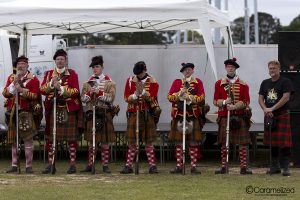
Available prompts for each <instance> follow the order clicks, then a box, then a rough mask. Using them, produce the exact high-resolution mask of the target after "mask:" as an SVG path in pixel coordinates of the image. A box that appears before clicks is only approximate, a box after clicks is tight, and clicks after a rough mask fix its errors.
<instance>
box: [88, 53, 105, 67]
mask: <svg viewBox="0 0 300 200" xmlns="http://www.w3.org/2000/svg"><path fill="white" fill-rule="evenodd" d="M95 65H101V66H103V57H102V56H95V57H93V58H92V62H91V64H90V67H93V66H95Z"/></svg>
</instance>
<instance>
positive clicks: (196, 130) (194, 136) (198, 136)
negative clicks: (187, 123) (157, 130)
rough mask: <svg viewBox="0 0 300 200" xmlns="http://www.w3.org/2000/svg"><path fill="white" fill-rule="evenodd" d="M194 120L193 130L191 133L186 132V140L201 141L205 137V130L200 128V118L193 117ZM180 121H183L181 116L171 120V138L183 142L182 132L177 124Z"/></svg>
mask: <svg viewBox="0 0 300 200" xmlns="http://www.w3.org/2000/svg"><path fill="white" fill-rule="evenodd" d="M191 120H193V131H192V132H191V133H189V134H186V141H193V142H200V141H201V140H202V138H203V132H202V129H201V128H200V124H199V120H198V119H196V118H194V117H193V118H191ZM178 121H182V117H181V116H177V117H176V118H175V119H173V120H172V121H171V130H170V132H169V140H171V141H176V142H181V141H182V132H181V131H178V129H177V124H178Z"/></svg>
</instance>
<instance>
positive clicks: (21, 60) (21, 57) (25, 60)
mask: <svg viewBox="0 0 300 200" xmlns="http://www.w3.org/2000/svg"><path fill="white" fill-rule="evenodd" d="M18 62H25V63H27V64H28V58H27V57H26V56H24V55H23V56H19V57H18V58H17V59H16V61H15V62H14V66H17V64H18Z"/></svg>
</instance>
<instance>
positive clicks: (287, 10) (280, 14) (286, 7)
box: [221, 0, 300, 26]
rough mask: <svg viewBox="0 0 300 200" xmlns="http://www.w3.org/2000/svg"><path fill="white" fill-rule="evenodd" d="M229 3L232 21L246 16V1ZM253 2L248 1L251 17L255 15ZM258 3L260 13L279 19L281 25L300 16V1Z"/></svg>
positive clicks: (281, 0)
mask: <svg viewBox="0 0 300 200" xmlns="http://www.w3.org/2000/svg"><path fill="white" fill-rule="evenodd" d="M221 1H222V0H221ZM228 2H229V8H228V9H229V16H230V20H234V19H235V18H237V17H240V16H243V15H244V0H228ZM253 2H254V0H248V4H249V13H250V14H249V15H251V14H253V10H254V6H253ZM222 3H223V1H222ZM257 3H258V11H259V12H266V13H269V14H271V15H273V16H274V17H277V18H279V19H280V23H281V24H282V25H285V26H286V25H289V23H290V22H291V21H292V20H293V19H294V18H295V17H297V16H298V15H299V14H300V0H257Z"/></svg>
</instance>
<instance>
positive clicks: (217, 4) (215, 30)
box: [214, 0, 221, 44]
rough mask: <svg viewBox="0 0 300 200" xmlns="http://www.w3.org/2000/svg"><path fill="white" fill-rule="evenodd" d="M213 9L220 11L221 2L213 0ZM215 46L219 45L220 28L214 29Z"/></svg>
mask: <svg viewBox="0 0 300 200" xmlns="http://www.w3.org/2000/svg"><path fill="white" fill-rule="evenodd" d="M215 7H216V8H218V9H219V10H221V0H215ZM214 37H215V39H214V41H215V44H221V30H220V28H215V29H214Z"/></svg>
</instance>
